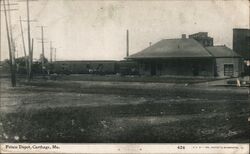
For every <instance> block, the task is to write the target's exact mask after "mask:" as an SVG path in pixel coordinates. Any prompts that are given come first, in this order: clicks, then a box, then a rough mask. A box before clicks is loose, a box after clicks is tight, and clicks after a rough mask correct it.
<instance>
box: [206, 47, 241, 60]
mask: <svg viewBox="0 0 250 154" xmlns="http://www.w3.org/2000/svg"><path fill="white" fill-rule="evenodd" d="M206 49H207V50H208V51H209V52H210V53H211V54H212V55H213V56H214V57H216V58H219V57H221V58H222V57H224V58H232V57H239V58H240V57H241V56H240V55H239V54H238V53H236V52H234V51H233V50H232V49H230V48H228V47H226V46H224V45H220V46H211V47H206Z"/></svg>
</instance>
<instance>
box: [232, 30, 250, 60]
mask: <svg viewBox="0 0 250 154" xmlns="http://www.w3.org/2000/svg"><path fill="white" fill-rule="evenodd" d="M233 50H234V51H236V52H237V53H239V54H240V55H241V56H243V58H244V59H250V29H233Z"/></svg>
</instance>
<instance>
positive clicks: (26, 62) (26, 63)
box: [19, 16, 29, 79]
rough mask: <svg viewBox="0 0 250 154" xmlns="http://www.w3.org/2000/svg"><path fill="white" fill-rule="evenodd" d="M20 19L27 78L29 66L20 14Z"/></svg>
mask: <svg viewBox="0 0 250 154" xmlns="http://www.w3.org/2000/svg"><path fill="white" fill-rule="evenodd" d="M19 19H20V27H21V34H22V42H23V52H24V58H25V68H26V73H27V79H28V78H29V73H28V72H29V66H28V63H29V61H28V56H27V54H26V47H25V42H24V36H23V25H22V18H21V16H20V17H19Z"/></svg>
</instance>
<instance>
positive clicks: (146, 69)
mask: <svg viewBox="0 0 250 154" xmlns="http://www.w3.org/2000/svg"><path fill="white" fill-rule="evenodd" d="M154 70H155V71H154ZM139 74H140V75H157V76H164V75H176V76H214V61H213V59H200V60H190V59H175V60H173V59H171V60H157V61H152V60H148V61H147V60H144V61H140V62H139Z"/></svg>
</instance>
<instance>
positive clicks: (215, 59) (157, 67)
mask: <svg viewBox="0 0 250 154" xmlns="http://www.w3.org/2000/svg"><path fill="white" fill-rule="evenodd" d="M204 36H206V35H204ZM210 43H211V42H210ZM127 59H131V60H134V61H137V63H138V64H139V74H141V75H160V76H164V75H174V76H207V77H213V76H217V77H237V76H239V75H241V73H242V72H243V68H242V63H243V62H242V57H241V56H240V55H239V54H237V53H235V52H234V51H233V50H231V49H229V48H227V47H226V46H206V47H204V46H203V45H202V44H201V43H200V42H199V41H197V40H196V39H194V38H185V37H183V35H182V38H180V39H164V40H161V41H159V42H157V43H156V44H154V45H152V46H150V47H148V48H146V49H144V50H142V51H141V52H138V53H136V54H133V55H131V56H129V57H127Z"/></svg>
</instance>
